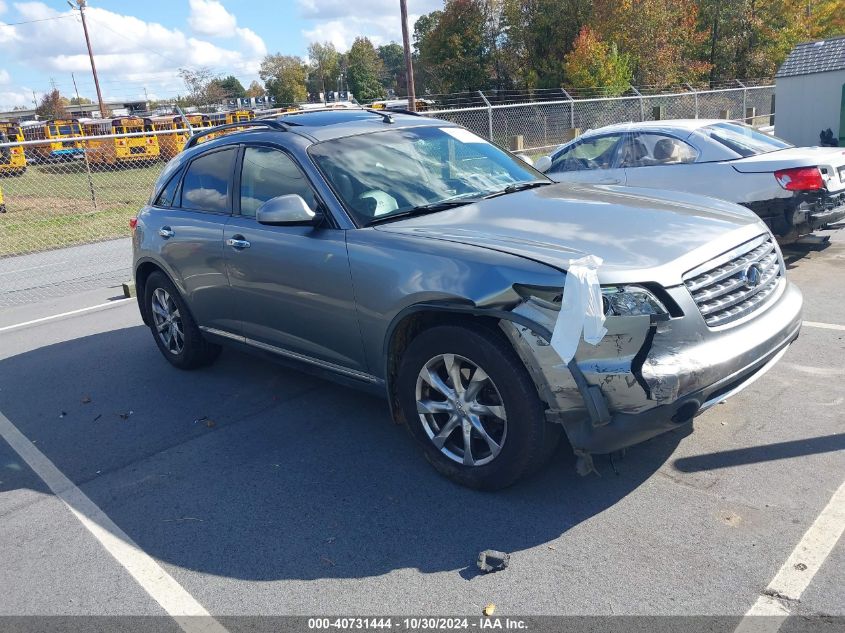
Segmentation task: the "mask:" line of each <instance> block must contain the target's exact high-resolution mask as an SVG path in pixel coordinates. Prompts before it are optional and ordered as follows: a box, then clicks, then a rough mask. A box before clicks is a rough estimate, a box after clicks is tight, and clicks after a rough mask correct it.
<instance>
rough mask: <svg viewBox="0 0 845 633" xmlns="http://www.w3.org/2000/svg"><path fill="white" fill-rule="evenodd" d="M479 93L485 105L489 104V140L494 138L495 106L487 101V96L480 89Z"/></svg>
mask: <svg viewBox="0 0 845 633" xmlns="http://www.w3.org/2000/svg"><path fill="white" fill-rule="evenodd" d="M478 94H479V95H481V98H482V99H483V100H484V105H486V106H487V140H489V141H492V140H493V106H492V104H491V103H490V102H489V101H487V97H485V96H484V93H483V92H482V91H481V90H479V91H478Z"/></svg>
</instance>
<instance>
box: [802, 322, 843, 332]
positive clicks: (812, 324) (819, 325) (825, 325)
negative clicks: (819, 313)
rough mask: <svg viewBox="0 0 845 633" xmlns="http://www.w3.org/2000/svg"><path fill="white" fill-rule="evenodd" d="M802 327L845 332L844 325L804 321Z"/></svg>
mask: <svg viewBox="0 0 845 633" xmlns="http://www.w3.org/2000/svg"><path fill="white" fill-rule="evenodd" d="M803 325H806V326H807V327H817V328H820V329H822V330H839V331H841V332H845V325H837V324H836V323H819V322H818V321H804V323H803Z"/></svg>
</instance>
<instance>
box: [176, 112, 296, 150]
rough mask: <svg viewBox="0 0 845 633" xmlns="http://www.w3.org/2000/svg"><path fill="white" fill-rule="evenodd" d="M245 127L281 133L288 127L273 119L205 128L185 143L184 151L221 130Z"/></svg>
mask: <svg viewBox="0 0 845 633" xmlns="http://www.w3.org/2000/svg"><path fill="white" fill-rule="evenodd" d="M244 127H269V128H272V129H274V130H278V131H279V132H286V131H287V129H288V126H287V125H285V124H284V123H282V122H281V121H274V120H272V119H253V120H252V121H240V122H238V123H227V124H226V125H218V126H217V127H210V128H205V129H203V130H202V131H201V132H197V133H196V134H193V135H192V136H191V138H189V139H188V142H187V143H185V148H184V149H190V148H192V147H193V146H194V145H196V144H197V142H198V141H199V140H200V139H201V138H202V137H203V136H208V135H209V134H216V133H217V132H220V131H221V130H231V129H234V128H244Z"/></svg>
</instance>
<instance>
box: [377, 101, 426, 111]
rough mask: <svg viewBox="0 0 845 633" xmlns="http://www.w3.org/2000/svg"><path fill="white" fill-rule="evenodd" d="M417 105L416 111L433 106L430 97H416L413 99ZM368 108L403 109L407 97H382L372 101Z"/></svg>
mask: <svg viewBox="0 0 845 633" xmlns="http://www.w3.org/2000/svg"><path fill="white" fill-rule="evenodd" d="M414 103H415V104H416V106H417V112H422V111H424V110H429V109H431V108H432V106H434V102H433V101H432V100H431V99H417V100H416V101H414ZM367 107H368V108H370V109H372V110H404V109H406V108H407V107H408V100H407V99H384V100H381V101H373V102H372V103H371V104H370V105H369V106H367Z"/></svg>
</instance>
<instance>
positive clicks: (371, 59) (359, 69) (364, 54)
mask: <svg viewBox="0 0 845 633" xmlns="http://www.w3.org/2000/svg"><path fill="white" fill-rule="evenodd" d="M381 74H382V61H381V58H380V57H379V56H378V53H377V52H376V49H375V47H374V46H373V43H372V42H371V41H370V40H369V39H367V38H366V37H357V38H355V41H354V42H353V43H352V47H351V48H350V49H349V52H348V53H347V54H346V77H347V81H348V82H349V89H350V90H351V91H352V94H353V95H355V98H356V99H357V100H358V101H367V102H369V101H373V100H375V99H378V98H380V97H381V96H383V94H384V89H383V88H382V85H381V83H380V82H379V77H380V76H381Z"/></svg>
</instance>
